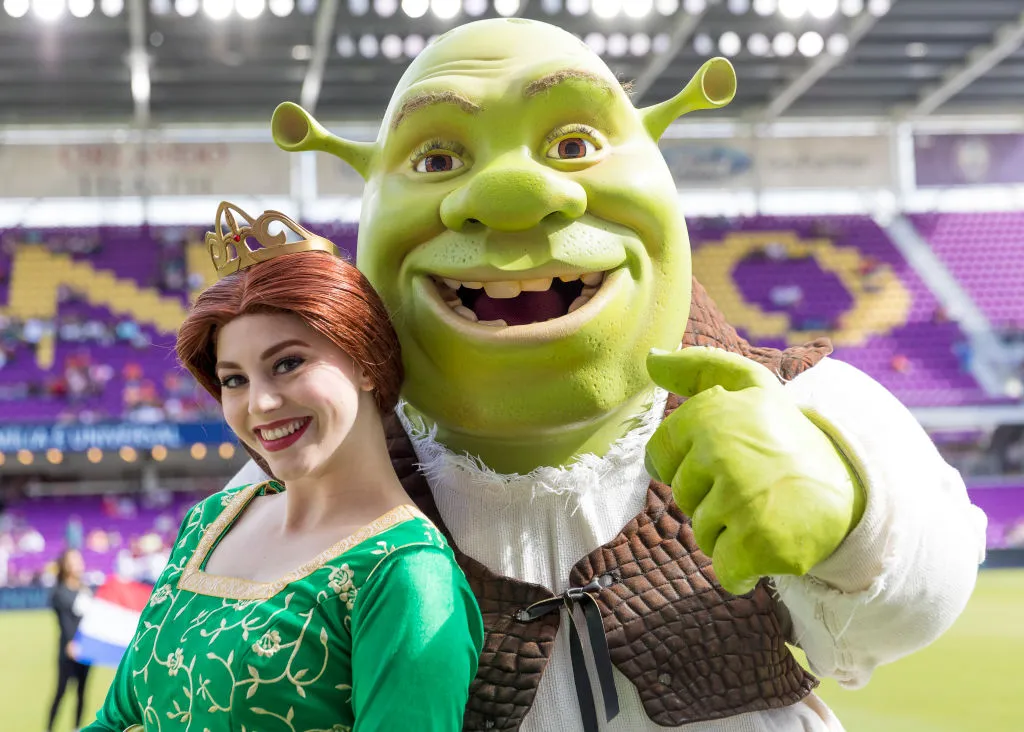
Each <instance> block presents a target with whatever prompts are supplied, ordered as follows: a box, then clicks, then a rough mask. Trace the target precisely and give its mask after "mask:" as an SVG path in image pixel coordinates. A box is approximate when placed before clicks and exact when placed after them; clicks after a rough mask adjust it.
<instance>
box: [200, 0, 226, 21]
mask: <svg viewBox="0 0 1024 732" xmlns="http://www.w3.org/2000/svg"><path fill="white" fill-rule="evenodd" d="M231 4H232V3H231V0H203V12H204V13H206V17H207V18H209V19H210V20H224V19H225V18H227V17H228V16H229V15H231V10H232V8H231Z"/></svg>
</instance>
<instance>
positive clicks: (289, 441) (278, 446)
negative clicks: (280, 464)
mask: <svg viewBox="0 0 1024 732" xmlns="http://www.w3.org/2000/svg"><path fill="white" fill-rule="evenodd" d="M294 421H295V420H294V419H281V420H278V421H277V422H271V423H270V424H263V425H260V426H259V427H257V428H255V429H254V430H253V432H254V433H255V434H256V439H258V440H259V441H260V444H261V445H263V449H264V450H266V451H267V452H278V451H279V450H284V449H285V448H286V447H290V446H291V445H293V444H295V442H296V441H297V440H298V439H299V438H300V437H302V435H304V434H305V433H306V428H308V427H309V425H310V424H311V423H312V422H313V418H312V417H303V418H302V425H301V426H300V427H299V428H298V429H297V430H295V431H294V432H292V433H291V434H290V435H285V436H284V437H281V438H279V439H277V440H265V439H263V430H272V429H275V428H277V427H283V426H285V425H286V424H291V423H292V422H294Z"/></svg>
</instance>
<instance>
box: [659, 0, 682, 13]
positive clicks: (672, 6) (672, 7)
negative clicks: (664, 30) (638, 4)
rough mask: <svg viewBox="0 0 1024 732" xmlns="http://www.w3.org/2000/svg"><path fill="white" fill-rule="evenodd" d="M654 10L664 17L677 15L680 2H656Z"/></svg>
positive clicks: (662, 0)
mask: <svg viewBox="0 0 1024 732" xmlns="http://www.w3.org/2000/svg"><path fill="white" fill-rule="evenodd" d="M654 9H655V10H657V11H658V12H659V13H661V14H662V15H675V13H676V11H677V10H679V0H654Z"/></svg>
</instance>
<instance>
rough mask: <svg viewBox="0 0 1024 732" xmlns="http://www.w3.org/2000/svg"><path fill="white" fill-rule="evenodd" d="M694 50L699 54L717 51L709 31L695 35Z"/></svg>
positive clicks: (705, 54) (706, 54)
mask: <svg viewBox="0 0 1024 732" xmlns="http://www.w3.org/2000/svg"><path fill="white" fill-rule="evenodd" d="M693 50H694V51H696V52H697V55H698V56H708V55H710V54H712V53H714V52H715V42H714V41H712V40H711V36H709V35H708V34H707V33H698V34H697V35H695V36H694V37H693Z"/></svg>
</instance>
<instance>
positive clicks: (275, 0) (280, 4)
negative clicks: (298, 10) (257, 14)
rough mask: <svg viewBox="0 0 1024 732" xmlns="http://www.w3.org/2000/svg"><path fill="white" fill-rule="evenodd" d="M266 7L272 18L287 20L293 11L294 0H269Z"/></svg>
mask: <svg viewBox="0 0 1024 732" xmlns="http://www.w3.org/2000/svg"><path fill="white" fill-rule="evenodd" d="M267 7H268V8H270V12H271V14H273V15H274V17H277V18H287V17H288V16H289V15H291V14H292V11H294V10H295V0H270V2H268V3H267Z"/></svg>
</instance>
